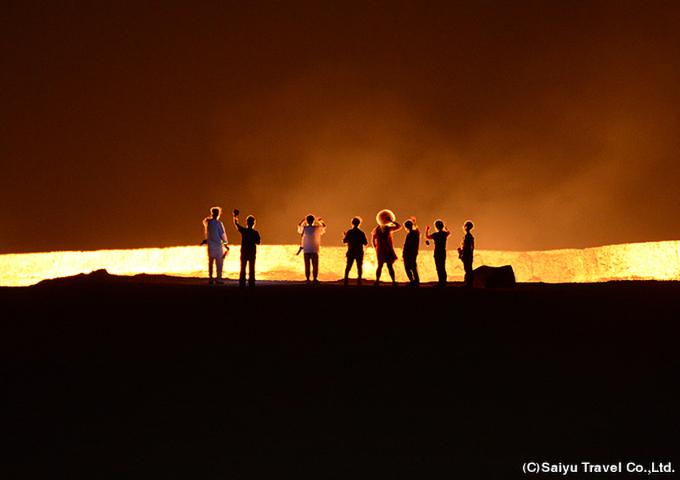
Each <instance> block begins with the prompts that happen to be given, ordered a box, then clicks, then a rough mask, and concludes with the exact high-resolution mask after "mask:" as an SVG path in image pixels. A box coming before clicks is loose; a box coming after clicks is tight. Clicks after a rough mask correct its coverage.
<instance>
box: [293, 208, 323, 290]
mask: <svg viewBox="0 0 680 480" xmlns="http://www.w3.org/2000/svg"><path fill="white" fill-rule="evenodd" d="M315 220H316V219H315V217H314V215H307V217H306V218H303V219H302V220H301V221H300V223H298V233H299V234H300V235H302V250H303V251H304V252H305V277H306V278H307V283H309V276H310V270H312V272H311V273H312V278H313V279H314V283H319V281H318V280H317V277H318V275H319V249H320V248H321V235H323V234H324V233H325V232H326V224H325V223H324V221H323V220H321V219H320V218H319V220H318V222H315ZM310 266H311V268H310Z"/></svg>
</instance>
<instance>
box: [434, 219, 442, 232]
mask: <svg viewBox="0 0 680 480" xmlns="http://www.w3.org/2000/svg"><path fill="white" fill-rule="evenodd" d="M434 227H435V228H436V229H437V230H444V222H442V221H441V220H437V221H436V222H434Z"/></svg>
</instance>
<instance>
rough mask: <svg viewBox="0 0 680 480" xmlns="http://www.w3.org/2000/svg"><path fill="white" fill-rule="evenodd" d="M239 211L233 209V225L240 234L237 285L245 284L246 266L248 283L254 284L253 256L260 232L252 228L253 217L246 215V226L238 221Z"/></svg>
mask: <svg viewBox="0 0 680 480" xmlns="http://www.w3.org/2000/svg"><path fill="white" fill-rule="evenodd" d="M238 215H239V211H238V210H234V226H235V227H236V229H237V230H238V231H239V233H240V234H241V275H240V277H239V286H240V287H245V286H246V266H249V267H250V268H249V270H248V285H249V286H251V287H254V286H255V256H256V254H257V246H258V245H259V244H260V234H259V233H258V231H257V230H253V227H254V226H255V217H253V216H252V215H248V218H246V227H243V226H242V225H241V224H239V223H238Z"/></svg>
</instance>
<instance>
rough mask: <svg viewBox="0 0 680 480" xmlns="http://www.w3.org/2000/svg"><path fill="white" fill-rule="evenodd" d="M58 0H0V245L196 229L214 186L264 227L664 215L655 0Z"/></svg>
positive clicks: (653, 223) (275, 230)
mask: <svg viewBox="0 0 680 480" xmlns="http://www.w3.org/2000/svg"><path fill="white" fill-rule="evenodd" d="M81 3H83V4H82V5H76V4H74V3H69V4H62V2H18V1H15V2H12V1H11V2H9V3H6V4H4V6H3V14H2V16H1V17H0V21H1V22H2V23H1V25H0V26H1V28H0V42H1V46H2V54H1V60H0V62H1V63H0V79H1V80H0V81H1V88H0V118H1V119H2V128H1V129H0V156H1V158H2V163H1V166H0V174H1V175H2V192H1V193H0V195H1V202H0V219H1V227H0V253H10V252H15V253H19V252H40V251H53V250H92V249H107V248H135V247H140V248H141V247H163V246H175V245H195V244H198V243H199V242H200V241H201V239H202V235H203V232H202V225H201V220H202V219H203V217H205V216H206V215H208V209H209V207H210V206H212V205H214V204H218V205H221V206H222V207H223V208H224V209H225V211H226V212H229V211H230V210H231V209H233V208H239V209H240V210H241V212H242V213H243V214H244V215H248V214H252V215H255V216H256V217H257V222H258V223H257V227H256V228H257V229H258V230H259V231H260V233H261V235H262V239H263V242H264V243H268V244H289V243H291V244H295V243H298V241H299V237H298V235H297V232H296V228H295V227H296V224H297V222H298V221H300V220H301V219H302V218H303V217H304V216H305V215H306V214H308V213H313V214H315V215H318V216H321V217H322V218H323V219H324V220H325V221H326V222H327V223H328V225H329V227H328V231H327V234H326V236H325V238H324V244H326V245H340V244H341V243H342V231H343V230H345V229H347V228H348V226H349V220H350V219H351V217H352V216H354V215H361V216H362V217H363V218H364V224H363V229H364V230H366V231H370V229H372V228H373V226H374V225H375V214H376V213H377V212H378V211H379V210H380V209H382V208H389V209H391V210H392V211H394V212H395V213H396V214H397V217H398V220H399V221H403V220H405V219H407V218H408V217H410V216H411V215H416V216H417V218H418V223H419V224H420V225H421V227H424V226H425V224H427V223H432V222H433V221H434V220H435V219H437V218H441V219H443V220H444V221H445V222H446V223H447V224H448V226H449V228H450V229H451V230H452V232H453V233H454V237H456V236H458V235H459V234H460V235H461V236H462V230H461V229H460V226H461V225H462V224H463V222H464V221H465V220H467V219H472V220H473V221H474V222H475V224H476V228H475V230H474V233H475V234H476V237H477V242H478V245H477V246H478V248H481V249H485V250H543V249H555V248H583V247H590V246H599V245H609V244H618V243H628V242H643V241H657V240H676V239H680V218H679V216H678V207H680V193H678V188H677V184H678V180H679V178H680V162H678V152H679V151H680V149H679V147H680V89H679V88H678V85H680V35H678V32H679V31H680V3H678V2H675V1H637V2H635V1H634V2H630V1H621V0H617V1H588V2H586V1H571V0H570V1H547V0H540V1H538V0H537V1H512V2H510V1H507V2H506V1H485V2H479V1H476V2H468V1H433V2H415V1H414V2H398V3H394V2H387V1H384V2H376V1H371V0H366V1H360V2H359V1H357V2H354V1H348V0H343V1H337V2H336V1H324V2H318V1H315V2H312V1H306V0H305V1H297V2H288V4H287V3H286V2H263V1H248V2H210V1H205V2H198V4H193V3H192V2H186V3H185V2H179V4H175V5H172V4H171V3H172V2H138V1H135V2H132V1H125V0H123V1H118V2H81ZM223 221H224V222H225V225H227V224H228V222H230V216H229V215H228V214H227V215H225V216H224V217H223ZM227 226H228V225H227ZM228 233H229V236H230V240H231V241H232V242H235V243H238V241H239V238H238V237H239V236H238V235H237V233H236V232H235V230H233V229H231V228H229V230H228ZM399 235H401V234H399ZM401 241H403V239H402V238H401V237H398V238H397V239H396V242H401ZM456 241H457V240H456Z"/></svg>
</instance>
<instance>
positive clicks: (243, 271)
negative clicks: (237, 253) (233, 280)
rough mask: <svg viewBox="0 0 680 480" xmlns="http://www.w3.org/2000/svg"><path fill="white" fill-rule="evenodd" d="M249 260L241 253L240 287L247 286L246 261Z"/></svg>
mask: <svg viewBox="0 0 680 480" xmlns="http://www.w3.org/2000/svg"><path fill="white" fill-rule="evenodd" d="M247 261H248V258H247V257H245V256H243V255H241V274H240V275H239V277H238V285H239V287H245V286H246V262H247Z"/></svg>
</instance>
